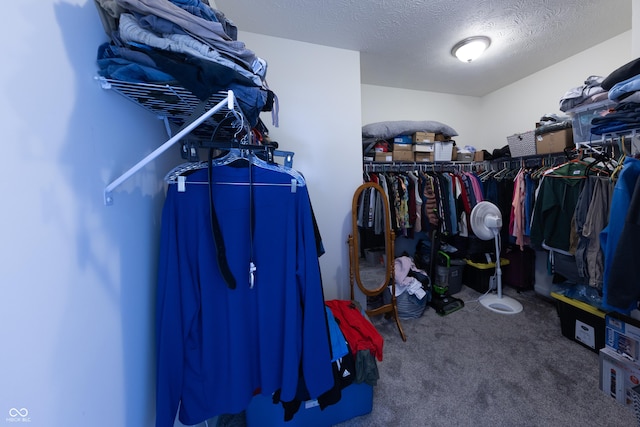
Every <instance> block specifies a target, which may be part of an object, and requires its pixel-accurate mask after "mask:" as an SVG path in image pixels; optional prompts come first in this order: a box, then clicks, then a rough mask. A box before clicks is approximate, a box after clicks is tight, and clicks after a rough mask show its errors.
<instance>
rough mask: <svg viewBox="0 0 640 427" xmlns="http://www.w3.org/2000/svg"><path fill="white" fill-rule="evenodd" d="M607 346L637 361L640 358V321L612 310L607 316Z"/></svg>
mask: <svg viewBox="0 0 640 427" xmlns="http://www.w3.org/2000/svg"><path fill="white" fill-rule="evenodd" d="M605 327H606V330H605V346H606V347H609V348H610V349H612V350H613V351H615V352H616V353H618V354H621V355H623V356H625V357H627V358H630V359H633V360H635V361H638V360H640V321H638V320H637V319H634V318H633V317H629V316H625V315H624V314H620V313H616V312H611V313H607V315H606V316H605Z"/></svg>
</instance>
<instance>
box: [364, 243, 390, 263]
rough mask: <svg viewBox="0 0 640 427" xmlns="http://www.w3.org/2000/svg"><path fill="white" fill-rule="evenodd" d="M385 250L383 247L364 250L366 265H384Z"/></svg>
mask: <svg viewBox="0 0 640 427" xmlns="http://www.w3.org/2000/svg"><path fill="white" fill-rule="evenodd" d="M384 255H385V250H384V248H383V247H380V248H378V247H376V248H367V249H365V250H364V259H365V261H366V262H367V263H369V264H372V265H380V264H384V261H385V259H384Z"/></svg>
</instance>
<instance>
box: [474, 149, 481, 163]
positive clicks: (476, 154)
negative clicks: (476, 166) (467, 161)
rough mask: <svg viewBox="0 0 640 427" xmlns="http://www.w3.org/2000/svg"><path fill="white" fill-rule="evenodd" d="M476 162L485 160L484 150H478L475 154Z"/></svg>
mask: <svg viewBox="0 0 640 427" xmlns="http://www.w3.org/2000/svg"><path fill="white" fill-rule="evenodd" d="M473 161H474V162H483V161H484V151H482V150H478V151H476V152H475V153H474V154H473Z"/></svg>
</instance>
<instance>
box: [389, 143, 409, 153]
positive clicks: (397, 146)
mask: <svg viewBox="0 0 640 427" xmlns="http://www.w3.org/2000/svg"><path fill="white" fill-rule="evenodd" d="M412 147H413V144H411V143H408V144H397V143H394V144H393V151H394V152H395V151H411V149H412Z"/></svg>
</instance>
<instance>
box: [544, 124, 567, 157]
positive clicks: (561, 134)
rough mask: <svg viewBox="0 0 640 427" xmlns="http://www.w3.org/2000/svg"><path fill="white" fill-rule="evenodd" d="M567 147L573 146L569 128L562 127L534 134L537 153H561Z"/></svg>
mask: <svg viewBox="0 0 640 427" xmlns="http://www.w3.org/2000/svg"><path fill="white" fill-rule="evenodd" d="M568 147H573V131H572V130H571V129H562V130H558V131H555V132H548V133H545V134H542V135H538V136H536V152H537V154H551V153H562V152H563V151H564V149H565V148H568Z"/></svg>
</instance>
